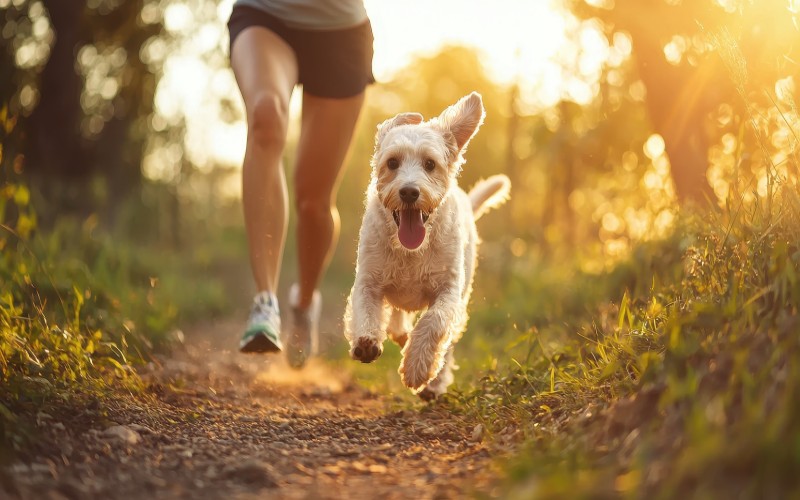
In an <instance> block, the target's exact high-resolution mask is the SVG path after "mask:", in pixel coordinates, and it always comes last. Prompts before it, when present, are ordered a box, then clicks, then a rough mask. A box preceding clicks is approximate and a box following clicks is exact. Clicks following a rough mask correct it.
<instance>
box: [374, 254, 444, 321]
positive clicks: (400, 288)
mask: <svg viewBox="0 0 800 500" xmlns="http://www.w3.org/2000/svg"><path fill="white" fill-rule="evenodd" d="M443 257H445V256H444V255H431V254H428V253H424V254H423V253H420V254H408V255H400V256H398V255H394V256H393V257H390V258H388V259H387V262H386V264H387V265H386V266H385V267H384V269H383V273H382V276H383V279H382V285H383V286H382V288H383V293H384V296H385V297H386V300H388V301H389V303H390V304H391V305H393V306H394V307H398V308H401V309H404V310H407V311H417V310H420V309H424V308H426V307H429V306H430V304H431V302H432V301H433V299H434V298H435V297H436V295H437V293H438V291H439V290H441V289H442V287H443V285H444V284H446V283H450V282H451V281H452V280H453V269H452V259H448V258H443Z"/></svg>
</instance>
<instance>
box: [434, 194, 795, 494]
mask: <svg viewBox="0 0 800 500" xmlns="http://www.w3.org/2000/svg"><path fill="white" fill-rule="evenodd" d="M771 206H772V207H773V210H772V212H771V213H770V212H769V211H767V210H766V209H765V207H766V204H763V203H754V204H748V205H747V206H742V207H740V209H739V210H735V211H731V212H728V213H718V214H715V215H712V216H705V217H704V218H700V217H693V218H692V217H686V218H684V219H683V220H682V222H681V224H680V225H679V234H678V235H677V237H675V238H674V239H672V240H670V241H668V242H665V243H664V244H662V246H660V247H656V246H654V245H650V246H648V247H643V248H641V249H638V250H637V249H634V252H633V254H632V255H633V257H632V259H631V261H630V262H629V263H626V264H623V267H628V268H630V269H639V270H641V269H642V266H643V265H644V264H645V263H647V262H649V263H650V264H647V265H646V267H647V268H649V269H650V270H651V271H652V272H651V273H650V276H649V279H648V281H649V282H650V283H651V286H649V287H643V286H641V283H639V284H638V285H637V284H636V283H633V282H631V283H629V285H630V286H629V288H628V289H627V291H625V292H623V291H622V290H621V291H620V293H622V296H621V298H620V299H619V300H618V301H612V302H611V303H608V304H607V305H605V306H600V307H599V308H598V309H597V310H595V311H593V313H591V314H585V315H583V316H581V317H580V318H575V319H574V320H573V322H572V325H573V327H572V328H573V329H572V330H571V331H570V330H569V329H564V328H563V327H559V325H550V326H541V327H539V328H535V329H531V330H530V331H529V332H528V336H529V338H530V339H529V340H530V345H532V346H533V348H534V349H533V351H532V353H531V355H530V356H529V357H528V359H526V360H525V361H524V363H520V364H518V365H514V364H507V365H506V366H505V369H504V370H500V371H498V372H497V373H495V374H492V375H490V376H487V377H486V378H484V379H483V380H482V381H481V382H480V383H479V384H478V385H477V386H476V387H475V388H474V389H472V390H468V391H465V392H462V393H460V394H457V395H455V396H452V397H451V399H450V403H449V404H451V405H453V407H454V409H455V410H457V411H461V412H466V413H467V414H469V415H471V416H472V418H474V419H475V421H477V422H480V423H481V424H483V425H484V426H485V427H486V428H487V429H488V430H489V434H490V436H491V438H492V439H493V440H495V442H503V440H504V439H512V438H513V439H514V441H519V440H522V441H523V442H524V443H525V444H524V445H523V448H522V452H521V453H520V454H519V456H518V457H517V458H515V459H513V460H512V462H511V464H510V466H509V467H510V470H509V475H510V477H511V479H512V485H513V486H512V487H511V491H512V492H513V493H516V494H518V495H519V496H529V495H535V496H541V497H551V496H553V497H558V496H560V495H568V496H570V497H586V496H591V497H596V496H604V495H612V494H613V495H618V494H622V493H627V494H633V495H635V496H640V495H645V494H647V495H649V494H653V493H657V494H659V495H663V496H665V497H670V496H674V495H679V494H684V493H686V492H693V493H694V494H696V495H698V497H707V496H714V497H719V498H724V497H727V496H729V495H733V494H737V493H743V494H745V495H746V496H756V495H762V494H768V495H769V494H771V495H773V496H774V495H777V496H786V495H787V494H789V493H790V492H794V494H796V493H797V492H798V491H800V490H798V489H797V488H798V487H800V484H799V483H798V482H797V479H796V474H795V471H796V470H797V468H798V467H800V448H799V447H798V443H800V404H798V401H800V399H799V398H798V397H799V396H800V383H798V380H800V335H798V334H799V333H800V318H798V307H800V246H799V245H800V243H799V242H800V196H799V195H798V193H797V192H796V191H794V190H793V189H784V190H781V191H779V192H776V193H775V195H774V200H773V203H772V205H771ZM659 255H666V256H669V255H681V258H680V259H670V258H667V259H664V260H661V261H660V262H659V260H658V256H659ZM653 264H655V265H653ZM634 274H635V275H637V274H638V273H634ZM498 440H499V441H498Z"/></svg>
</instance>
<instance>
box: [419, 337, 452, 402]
mask: <svg viewBox="0 0 800 500" xmlns="http://www.w3.org/2000/svg"><path fill="white" fill-rule="evenodd" d="M454 347H455V346H454V345H451V346H450V348H449V349H447V354H445V356H444V366H442V369H441V370H439V374H438V375H436V378H435V379H433V380H431V381H430V382H428V385H426V386H425V388H424V389H422V390H421V391H420V392H419V397H420V398H421V399H423V400H425V401H431V400H433V399H436V397H438V396H441V395H442V394H444V393H445V392H447V388H448V387H449V386H450V384H452V383H453V380H454V377H453V370H458V366H457V365H456V361H455V358H454V357H453V348H454Z"/></svg>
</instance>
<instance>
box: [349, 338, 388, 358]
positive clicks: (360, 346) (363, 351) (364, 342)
mask: <svg viewBox="0 0 800 500" xmlns="http://www.w3.org/2000/svg"><path fill="white" fill-rule="evenodd" d="M381 354H383V345H382V344H381V343H380V342H378V341H377V340H376V339H374V338H372V337H361V338H359V339H356V341H355V342H353V345H352V347H351V348H350V357H351V358H353V359H355V360H357V361H361V362H362V363H372V362H373V361H375V360H376V359H378V358H379V357H381Z"/></svg>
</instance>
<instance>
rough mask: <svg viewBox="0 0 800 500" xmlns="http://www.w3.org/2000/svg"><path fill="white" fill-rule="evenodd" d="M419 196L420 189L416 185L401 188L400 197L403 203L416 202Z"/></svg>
mask: <svg viewBox="0 0 800 500" xmlns="http://www.w3.org/2000/svg"><path fill="white" fill-rule="evenodd" d="M417 198H419V189H417V188H416V187H414V186H403V187H401V188H400V199H401V200H403V203H414V202H415V201H417Z"/></svg>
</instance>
